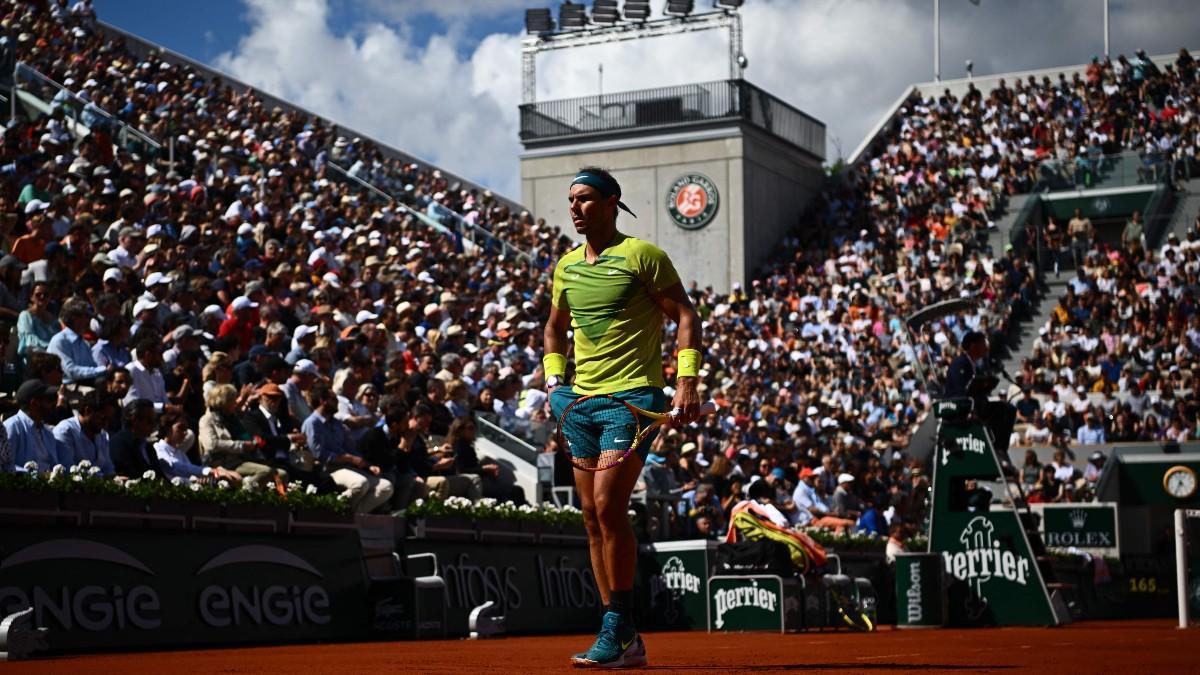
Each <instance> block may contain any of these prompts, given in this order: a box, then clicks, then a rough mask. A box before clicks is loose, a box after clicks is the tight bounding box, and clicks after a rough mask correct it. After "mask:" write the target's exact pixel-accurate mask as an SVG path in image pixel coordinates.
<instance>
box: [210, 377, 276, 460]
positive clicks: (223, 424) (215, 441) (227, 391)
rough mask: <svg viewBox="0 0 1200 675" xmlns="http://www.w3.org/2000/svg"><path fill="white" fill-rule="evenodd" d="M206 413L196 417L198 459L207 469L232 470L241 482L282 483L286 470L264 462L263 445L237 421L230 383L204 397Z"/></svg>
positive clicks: (234, 400)
mask: <svg viewBox="0 0 1200 675" xmlns="http://www.w3.org/2000/svg"><path fill="white" fill-rule="evenodd" d="M204 404H205V406H206V407H207V408H208V411H207V412H205V413H204V416H203V417H201V418H200V431H199V434H198V436H199V439H200V456H201V457H202V458H203V460H204V463H205V464H207V465H208V466H213V467H216V466H220V467H224V468H226V469H230V470H232V471H236V472H237V473H238V475H240V476H242V478H243V480H249V481H253V482H254V483H256V484H261V483H262V482H263V481H264V480H270V479H273V478H278V479H279V480H281V481H284V482H286V481H287V480H288V474H287V470H285V469H277V468H275V467H272V466H270V465H269V464H267V462H266V461H265V459H264V457H263V455H262V453H261V450H262V449H263V448H264V447H265V446H266V442H265V441H264V440H263V439H262V438H261V437H257V436H253V435H252V434H251V433H250V432H249V430H247V429H246V427H245V426H244V425H243V424H242V421H241V419H239V418H238V415H237V409H238V393H237V390H236V389H234V388H233V385H230V384H219V385H217V386H215V387H213V388H212V389H211V390H209V392H208V393H207V394H206V395H205V396H204Z"/></svg>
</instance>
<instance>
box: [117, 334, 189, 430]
mask: <svg viewBox="0 0 1200 675" xmlns="http://www.w3.org/2000/svg"><path fill="white" fill-rule="evenodd" d="M136 352H137V357H136V358H135V359H134V360H132V361H130V362H129V365H128V366H126V370H128V371H129V375H130V378H131V380H132V384H131V385H130V386H129V393H127V394H125V401H124V402H125V403H126V404H128V403H129V402H130V401H135V400H137V399H139V398H144V399H147V400H149V401H152V402H154V411H155V412H157V413H162V412H163V411H165V410H173V411H175V412H179V410H180V409H179V406H176V405H172V404H171V402H170V401H169V400H168V399H167V385H166V383H165V382H164V381H163V375H162V371H161V370H159V367H160V366H161V365H162V343H161V342H160V341H159V340H158V339H157V338H146V339H144V340H142V341H140V342H138V344H137V350H136Z"/></svg>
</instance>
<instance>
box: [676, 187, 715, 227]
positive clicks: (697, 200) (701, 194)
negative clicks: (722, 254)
mask: <svg viewBox="0 0 1200 675" xmlns="http://www.w3.org/2000/svg"><path fill="white" fill-rule="evenodd" d="M720 205H721V196H720V194H718V192H717V186H716V184H714V183H713V182H712V181H711V180H709V178H708V176H704V175H702V174H698V173H687V174H684V175H682V176H680V177H679V178H676V179H675V182H674V183H671V189H670V190H668V191H667V213H669V214H671V219H672V220H674V221H675V223H676V224H677V225H679V226H680V227H682V228H684V229H686V230H698V229H700V228H702V227H704V226H705V225H708V224H709V223H710V222H712V219H713V217H714V216H716V215H717V208H718V207H719V206H720Z"/></svg>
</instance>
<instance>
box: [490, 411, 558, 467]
mask: <svg viewBox="0 0 1200 675" xmlns="http://www.w3.org/2000/svg"><path fill="white" fill-rule="evenodd" d="M507 426H509V425H505V424H504V423H503V421H502V420H500V419H499V418H498V417H497V416H496V415H487V414H483V413H475V428H476V429H478V430H479V435H480V436H481V437H483V438H486V439H488V440H489V441H491V442H493V443H495V444H496V445H499V446H500V447H502V448H504V449H505V450H507V451H509V452H511V453H512V454H514V455H516V456H517V457H520V458H521V459H523V460H525V461H527V462H529V463H530V464H533V465H535V466H536V465H537V456H538V454H539V450H538V448H539V447H540V446H538V445H534V444H533V443H531V442H530V440H527V439H526V438H522V437H521V436H518V435H517V434H516V433H513V432H514V431H516V432H518V433H519V432H520V430H519V429H515V428H513V429H509V428H506V427H507ZM542 445H545V441H543V442H542Z"/></svg>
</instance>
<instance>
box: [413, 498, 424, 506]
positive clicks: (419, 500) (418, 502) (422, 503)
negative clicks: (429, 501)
mask: <svg viewBox="0 0 1200 675" xmlns="http://www.w3.org/2000/svg"><path fill="white" fill-rule="evenodd" d="M424 505H425V500H424V499H418V500H417V501H415V502H413V506H424Z"/></svg>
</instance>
